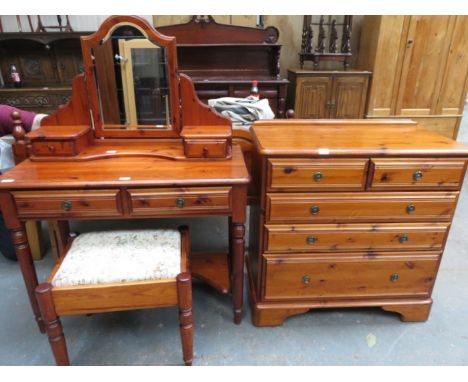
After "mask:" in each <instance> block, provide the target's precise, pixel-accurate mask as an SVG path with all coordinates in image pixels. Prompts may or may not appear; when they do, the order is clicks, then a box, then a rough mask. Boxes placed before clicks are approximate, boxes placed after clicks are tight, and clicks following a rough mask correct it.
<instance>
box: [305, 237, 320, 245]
mask: <svg viewBox="0 0 468 382" xmlns="http://www.w3.org/2000/svg"><path fill="white" fill-rule="evenodd" d="M317 240H318V239H317V237H316V236H307V238H306V242H307V244H315V242H316V241H317Z"/></svg>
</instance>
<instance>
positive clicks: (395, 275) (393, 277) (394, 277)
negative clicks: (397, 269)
mask: <svg viewBox="0 0 468 382" xmlns="http://www.w3.org/2000/svg"><path fill="white" fill-rule="evenodd" d="M399 279H400V275H399V274H398V273H392V274H391V275H390V281H391V282H393V283H394V282H396V281H398V280H399Z"/></svg>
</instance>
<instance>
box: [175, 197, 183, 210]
mask: <svg viewBox="0 0 468 382" xmlns="http://www.w3.org/2000/svg"><path fill="white" fill-rule="evenodd" d="M175 203H176V206H177V207H179V208H183V207H184V206H185V199H183V198H177V199H176V201H175Z"/></svg>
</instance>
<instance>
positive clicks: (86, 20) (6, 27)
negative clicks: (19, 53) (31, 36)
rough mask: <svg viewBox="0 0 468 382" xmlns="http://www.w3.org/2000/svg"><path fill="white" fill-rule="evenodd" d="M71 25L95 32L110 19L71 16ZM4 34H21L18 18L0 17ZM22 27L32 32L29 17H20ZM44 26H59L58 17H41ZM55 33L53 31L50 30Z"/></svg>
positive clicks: (23, 29) (147, 16)
mask: <svg viewBox="0 0 468 382" xmlns="http://www.w3.org/2000/svg"><path fill="white" fill-rule="evenodd" d="M69 17H70V24H71V26H72V28H73V30H74V31H76V32H79V31H95V30H97V29H98V27H99V25H100V24H101V23H102V22H103V21H104V20H105V19H106V18H107V17H108V16H107V15H93V16H84V15H83V16H69ZM142 17H144V18H145V19H146V20H148V22H150V23H151V24H152V23H153V17H152V16H151V15H144V16H142ZM0 18H1V20H2V25H3V31H4V32H19V28H18V23H17V21H16V16H14V15H13V16H0ZM20 19H21V26H22V31H23V32H31V28H30V27H29V21H28V17H27V16H20ZM41 19H42V24H44V25H58V23H57V16H41ZM31 20H32V24H33V28H34V29H35V28H36V27H37V16H31ZM62 25H65V16H62ZM49 30H50V31H53V29H49Z"/></svg>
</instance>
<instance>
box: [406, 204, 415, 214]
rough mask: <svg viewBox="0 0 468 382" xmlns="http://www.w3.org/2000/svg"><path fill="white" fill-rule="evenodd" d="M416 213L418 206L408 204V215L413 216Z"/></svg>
mask: <svg viewBox="0 0 468 382" xmlns="http://www.w3.org/2000/svg"><path fill="white" fill-rule="evenodd" d="M414 211H416V206H415V205H414V204H413V203H411V204H408V206H407V207H406V213H407V214H412V213H413V212H414Z"/></svg>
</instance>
